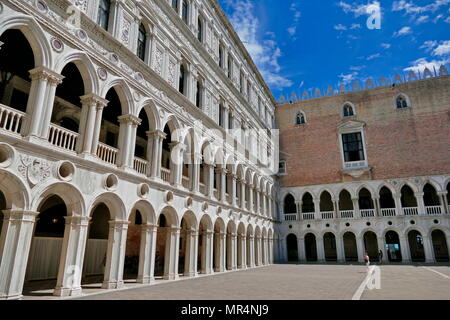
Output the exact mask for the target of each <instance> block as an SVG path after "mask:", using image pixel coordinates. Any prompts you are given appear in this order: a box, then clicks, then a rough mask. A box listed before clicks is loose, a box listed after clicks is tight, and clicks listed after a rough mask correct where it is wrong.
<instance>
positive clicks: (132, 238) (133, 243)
mask: <svg viewBox="0 0 450 320" xmlns="http://www.w3.org/2000/svg"><path fill="white" fill-rule="evenodd" d="M128 222H129V224H128V230H127V244H126V250H125V264H124V268H123V273H124V275H123V279H124V280H128V279H137V277H138V273H139V257H140V250H141V233H142V215H141V213H140V212H139V210H133V211H132V212H131V214H130V218H129V219H128Z"/></svg>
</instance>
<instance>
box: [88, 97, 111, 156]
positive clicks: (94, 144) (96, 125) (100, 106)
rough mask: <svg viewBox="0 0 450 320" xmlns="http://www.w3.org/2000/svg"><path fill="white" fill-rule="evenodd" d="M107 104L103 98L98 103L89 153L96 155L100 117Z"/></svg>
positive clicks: (100, 125)
mask: <svg viewBox="0 0 450 320" xmlns="http://www.w3.org/2000/svg"><path fill="white" fill-rule="evenodd" d="M106 106H107V101H106V100H104V103H98V104H97V109H96V114H95V121H94V133H93V135H92V144H91V151H90V152H91V154H93V155H97V147H98V142H99V140H100V131H101V127H102V118H103V109H104V108H105V107H106Z"/></svg>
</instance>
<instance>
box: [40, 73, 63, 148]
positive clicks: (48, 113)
mask: <svg viewBox="0 0 450 320" xmlns="http://www.w3.org/2000/svg"><path fill="white" fill-rule="evenodd" d="M63 79H64V77H63V76H61V75H59V74H56V73H55V74H51V75H49V76H48V80H47V84H48V85H47V91H46V93H45V100H44V108H43V110H42V111H43V115H42V118H41V119H42V120H41V121H42V123H41V127H40V129H39V136H41V137H42V138H44V139H48V134H49V131H50V123H51V119H52V113H53V105H54V104H55V93H56V87H57V86H58V85H59V84H61V83H62V80H63Z"/></svg>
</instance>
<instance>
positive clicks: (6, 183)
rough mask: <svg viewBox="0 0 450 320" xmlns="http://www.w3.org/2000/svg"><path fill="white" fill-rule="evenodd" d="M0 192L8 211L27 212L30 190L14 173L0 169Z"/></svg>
mask: <svg viewBox="0 0 450 320" xmlns="http://www.w3.org/2000/svg"><path fill="white" fill-rule="evenodd" d="M0 191H1V192H2V193H3V195H4V197H5V201H6V208H5V209H7V210H8V209H10V210H28V208H29V206H30V199H31V195H30V189H29V188H28V186H27V184H25V183H24V181H23V180H22V179H21V178H20V177H18V176H16V175H15V174H14V173H12V172H10V171H8V170H5V169H0Z"/></svg>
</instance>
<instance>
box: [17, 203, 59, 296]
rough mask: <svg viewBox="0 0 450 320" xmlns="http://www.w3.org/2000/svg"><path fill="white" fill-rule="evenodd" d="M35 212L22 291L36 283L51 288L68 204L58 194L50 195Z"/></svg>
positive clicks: (56, 268) (54, 277)
mask: <svg viewBox="0 0 450 320" xmlns="http://www.w3.org/2000/svg"><path fill="white" fill-rule="evenodd" d="M38 211H39V212H40V213H39V215H38V217H37V222H36V226H35V229H34V235H33V240H32V243H31V248H30V253H29V257H28V264H27V271H26V276H25V280H26V281H27V283H26V285H25V288H24V291H28V290H33V288H34V287H35V285H37V286H39V287H41V286H43V287H45V288H48V289H50V288H54V287H55V286H56V279H57V277H58V269H59V262H60V256H61V250H62V245H63V238H64V231H65V217H66V216H67V207H66V204H65V203H64V201H63V200H62V199H61V198H60V197H59V196H56V195H53V196H50V197H48V198H47V199H45V200H44V201H43V202H42V203H41V205H40V206H39V208H38ZM42 281H45V282H42Z"/></svg>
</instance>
